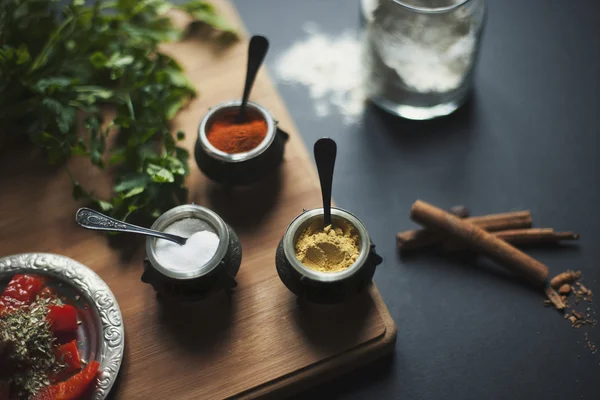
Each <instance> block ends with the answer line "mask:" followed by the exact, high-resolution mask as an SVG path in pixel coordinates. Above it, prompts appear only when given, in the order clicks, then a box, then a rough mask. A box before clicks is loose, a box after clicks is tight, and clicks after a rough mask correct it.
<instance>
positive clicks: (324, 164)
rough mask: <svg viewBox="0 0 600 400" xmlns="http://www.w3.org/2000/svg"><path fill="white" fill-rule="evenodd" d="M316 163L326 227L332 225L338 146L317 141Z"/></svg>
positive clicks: (315, 150)
mask: <svg viewBox="0 0 600 400" xmlns="http://www.w3.org/2000/svg"><path fill="white" fill-rule="evenodd" d="M314 154H315V161H316V163H317V170H318V171H319V181H320V182H321V196H322V197H323V219H324V222H325V226H328V225H331V186H332V183H333V167H334V166H335V157H336V155H337V145H336V144H335V142H334V141H333V140H332V139H329V138H322V139H319V140H317V141H316V143H315V147H314Z"/></svg>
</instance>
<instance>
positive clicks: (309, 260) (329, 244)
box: [296, 224, 360, 272]
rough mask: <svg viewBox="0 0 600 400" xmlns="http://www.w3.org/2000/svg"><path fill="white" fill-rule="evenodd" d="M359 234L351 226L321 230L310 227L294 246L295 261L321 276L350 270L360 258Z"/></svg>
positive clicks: (343, 225)
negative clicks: (318, 272) (324, 273)
mask: <svg viewBox="0 0 600 400" xmlns="http://www.w3.org/2000/svg"><path fill="white" fill-rule="evenodd" d="M358 242H359V239H358V234H357V233H356V230H355V228H354V227H353V226H351V225H350V224H340V225H338V226H336V227H335V228H334V227H332V226H331V225H329V226H327V227H325V228H324V229H319V228H316V227H315V226H309V227H308V228H306V229H305V230H304V231H303V232H302V234H301V235H300V237H299V238H298V241H297V242H296V258H297V259H298V260H299V261H300V262H301V263H302V264H304V265H305V266H307V267H308V268H311V269H314V270H316V271H320V272H339V271H343V270H344V269H346V268H348V267H350V266H351V265H352V264H354V262H355V261H356V259H357V258H358V256H359V254H360V250H359V244H358Z"/></svg>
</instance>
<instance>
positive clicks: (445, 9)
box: [392, 0, 472, 14]
mask: <svg viewBox="0 0 600 400" xmlns="http://www.w3.org/2000/svg"><path fill="white" fill-rule="evenodd" d="M392 1H393V2H394V3H396V4H398V5H399V6H401V7H404V8H406V9H408V10H411V11H416V12H419V13H423V14H441V13H445V12H448V11H452V10H454V9H457V8H459V7H461V6H462V5H464V4H466V3H469V2H471V1H472V0H461V1H458V2H457V3H455V4H451V5H449V6H445V7H434V8H429V7H421V6H415V5H411V4H407V3H406V1H405V0H404V1H403V0H392Z"/></svg>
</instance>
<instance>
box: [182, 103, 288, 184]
mask: <svg viewBox="0 0 600 400" xmlns="http://www.w3.org/2000/svg"><path fill="white" fill-rule="evenodd" d="M240 104H241V101H239V100H238V101H231V102H227V103H221V104H219V105H217V106H215V107H214V108H211V109H210V110H209V111H208V113H207V114H206V115H205V116H204V118H203V119H202V121H201V122H200V126H199V127H198V139H197V141H196V147H195V151H194V152H195V156H196V163H197V164H198V167H199V168H200V170H201V171H202V172H204V174H205V175H206V176H207V177H209V178H210V179H212V180H213V181H215V182H218V183H221V184H224V185H230V186H236V185H247V184H250V183H253V182H256V181H258V180H260V179H261V178H262V177H264V176H265V175H267V174H269V173H271V172H273V171H274V170H276V169H277V168H278V167H279V164H281V161H282V160H283V152H284V147H285V143H286V142H287V140H288V138H289V136H288V134H287V133H285V132H283V131H282V130H281V129H279V128H277V122H276V121H275V120H274V119H273V117H272V116H271V114H269V112H268V111H267V110H266V109H265V108H263V107H261V106H259V105H258V104H256V103H252V102H248V112H249V113H256V114H259V115H261V116H262V117H263V118H264V120H265V121H266V122H267V135H266V136H265V139H264V140H263V141H262V143H261V144H259V145H258V146H257V147H255V148H254V149H252V150H250V151H248V152H246V153H238V154H229V153H226V152H224V151H221V150H219V149H217V148H216V147H214V146H213V145H212V144H211V143H210V142H209V141H208V139H207V137H206V134H207V131H208V129H209V128H210V126H211V124H212V123H213V122H214V121H215V120H216V119H218V118H219V116H222V115H223V114H225V113H231V112H232V111H233V112H236V111H237V110H239V107H240Z"/></svg>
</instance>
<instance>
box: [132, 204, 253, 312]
mask: <svg viewBox="0 0 600 400" xmlns="http://www.w3.org/2000/svg"><path fill="white" fill-rule="evenodd" d="M186 219H193V220H198V225H199V226H200V225H201V226H202V227H203V230H206V231H208V232H212V233H214V234H216V236H217V237H218V245H216V249H214V250H215V251H214V255H213V256H212V257H211V258H210V259H209V260H207V261H206V262H205V263H202V264H200V265H178V266H176V268H175V267H174V266H173V265H171V263H170V262H167V260H166V259H165V258H164V256H162V257H163V258H161V255H159V252H158V251H157V243H158V241H159V240H163V241H164V239H156V238H153V237H148V238H147V239H146V259H145V260H144V272H143V274H142V282H144V283H148V284H150V285H151V286H152V287H153V288H154V289H155V290H156V292H157V293H158V294H159V295H161V296H162V297H164V298H166V299H168V300H176V301H182V302H190V301H197V300H202V299H204V298H205V297H207V296H208V295H209V294H211V293H214V292H217V291H219V290H223V289H232V288H234V287H236V286H237V283H236V281H235V276H236V275H237V273H238V270H239V268H240V264H241V262H242V246H241V244H240V240H239V238H238V236H237V235H236V233H235V232H234V230H233V229H232V228H231V227H230V226H229V225H227V224H226V223H225V221H223V219H222V218H221V217H220V216H219V215H217V214H216V213H215V212H214V211H212V210H210V209H208V208H206V207H201V206H198V205H195V204H186V205H181V206H178V207H175V208H172V209H170V210H169V211H167V212H165V213H164V214H162V215H161V216H160V217H158V219H157V220H156V221H154V224H152V229H155V230H158V231H164V230H165V229H167V228H168V227H169V226H171V225H173V224H174V223H176V222H178V221H179V222H180V221H183V220H186ZM189 233H190V234H191V232H189ZM165 242H166V241H165ZM174 245H175V246H179V245H177V244H174Z"/></svg>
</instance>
